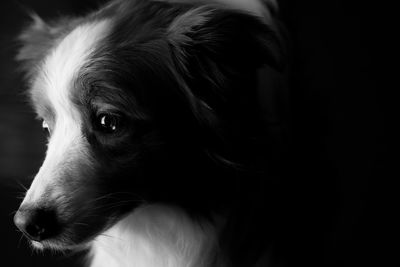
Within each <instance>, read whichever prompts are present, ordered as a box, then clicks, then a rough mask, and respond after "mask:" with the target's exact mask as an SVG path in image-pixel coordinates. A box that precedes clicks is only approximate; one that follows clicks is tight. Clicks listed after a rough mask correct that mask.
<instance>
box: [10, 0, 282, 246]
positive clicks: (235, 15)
mask: <svg viewBox="0 0 400 267" xmlns="http://www.w3.org/2000/svg"><path fill="white" fill-rule="evenodd" d="M21 41H22V43H23V46H22V48H21V50H20V52H19V54H18V59H19V60H20V61H22V62H23V66H24V67H25V70H26V73H27V77H28V80H29V83H30V91H29V95H30V98H31V101H32V103H33V106H34V108H35V110H36V112H37V114H38V117H39V118H40V120H42V123H43V127H44V128H45V129H46V131H48V133H49V139H48V140H49V141H48V150H47V154H46V158H45V160H44V162H43V165H42V166H41V168H40V170H39V172H38V173H37V175H36V177H35V178H34V180H33V182H32V185H31V187H30V189H29V190H28V192H27V194H26V197H25V199H24V201H23V203H22V204H21V206H20V208H19V211H18V212H17V214H16V216H15V222H16V224H17V226H18V227H19V228H20V229H21V230H22V231H23V232H24V233H25V234H26V235H28V236H29V237H30V238H31V239H32V240H33V244H34V245H35V246H36V247H38V248H42V247H51V248H55V249H65V248H75V247H77V246H79V245H82V244H87V243H88V242H89V241H90V240H92V239H93V237H95V236H96V235H97V234H99V233H100V232H101V231H102V230H104V229H105V228H107V227H108V226H109V225H111V224H112V223H113V222H115V221H116V220H118V219H119V218H120V217H121V216H122V215H123V214H125V213H126V212H127V211H130V210H132V209H133V208H135V207H136V206H138V205H140V204H141V203H143V201H144V200H146V201H170V202H174V203H175V204H176V203H178V204H179V201H180V200H182V199H183V200H185V201H184V202H185V203H189V204H187V205H191V204H193V205H195V204H196V203H197V204H199V203H200V202H201V204H199V205H203V204H204V203H206V202H207V200H204V193H205V191H206V190H207V198H209V199H210V202H212V201H213V198H212V196H213V192H214V191H213V189H210V188H212V187H213V186H210V184H209V182H210V181H212V180H213V179H214V178H211V177H210V178H208V176H207V175H205V174H206V171H205V170H206V169H207V168H205V167H204V166H205V165H202V163H203V162H206V160H205V158H208V156H209V155H214V159H215V158H217V159H222V158H225V156H226V155H227V154H229V153H228V152H229V150H230V147H231V146H230V144H231V143H229V141H227V140H230V138H231V137H232V135H234V134H232V130H233V129H237V128H240V127H241V125H239V126H238V125H237V123H238V122H237V121H241V122H243V121H246V113H245V112H244V111H243V110H242V111H240V112H238V111H237V110H240V109H241V106H240V105H242V104H243V102H246V101H236V102H235V101H230V99H236V98H240V95H241V94H242V91H241V90H242V89H243V88H249V87H251V85H252V84H253V83H254V79H255V76H254V75H255V72H256V70H257V68H259V67H260V66H261V65H263V64H269V65H270V66H272V67H273V68H279V65H280V58H279V55H280V54H281V52H280V51H279V49H280V47H279V41H278V38H277V37H276V35H275V33H274V32H273V31H272V30H271V29H270V27H268V26H267V25H265V24H264V23H262V22H261V21H260V20H259V19H257V18H256V17H254V16H251V15H249V14H245V13H241V12H238V11H234V10H228V9H224V8H221V7H218V6H212V5H199V6H193V5H187V4H177V3H175V4H170V3H165V2H161V1H116V2H112V3H111V4H109V5H108V6H106V7H104V8H103V9H101V10H100V11H98V12H95V13H92V14H90V15H88V16H87V17H85V18H67V19H61V20H59V21H56V22H53V23H45V22H43V21H42V20H41V19H39V18H38V17H34V23H33V24H32V26H30V27H28V29H27V30H26V31H24V32H23V34H22V35H21ZM237 96H239V97H237ZM246 103H247V102H246ZM235 114H236V115H237V117H236V118H233V119H232V117H234V116H233V115H235ZM239 117H241V118H242V120H240V119H239ZM227 143H228V145H227ZM210 164H211V165H212V164H213V162H212V161H210ZM207 166H209V165H207ZM196 177H203V178H202V180H199V179H196ZM207 179H209V180H210V181H208V180H207ZM193 187H196V190H190V188H193ZM182 188H183V189H182ZM193 191H195V192H193ZM215 195H221V194H220V190H217V189H215ZM200 199H202V200H200Z"/></svg>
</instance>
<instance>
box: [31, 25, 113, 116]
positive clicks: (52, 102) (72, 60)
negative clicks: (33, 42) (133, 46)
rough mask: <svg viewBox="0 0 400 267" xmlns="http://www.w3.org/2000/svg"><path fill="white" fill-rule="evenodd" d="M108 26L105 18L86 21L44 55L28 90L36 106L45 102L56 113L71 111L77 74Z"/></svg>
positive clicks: (104, 34) (105, 34) (107, 29)
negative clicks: (31, 86)
mask: <svg viewBox="0 0 400 267" xmlns="http://www.w3.org/2000/svg"><path fill="white" fill-rule="evenodd" d="M109 29H110V22H109V21H108V20H102V21H96V22H90V23H89V22H87V23H85V24H82V25H79V26H77V27H76V28H74V29H73V30H72V31H71V32H70V33H69V34H67V35H66V36H65V37H64V38H63V39H62V40H61V41H59V43H58V44H57V45H56V46H55V47H54V48H53V49H52V50H51V51H50V52H49V54H48V55H47V56H46V57H45V59H44V61H43V63H42V65H41V66H40V72H39V75H38V78H37V79H36V80H35V81H34V83H33V88H32V91H31V94H32V97H33V102H34V104H35V105H36V106H44V105H43V103H41V102H42V101H47V102H49V103H47V104H48V105H49V106H51V108H52V109H53V110H54V111H55V112H56V113H60V112H62V111H63V110H64V111H65V110H71V106H70V103H71V98H72V97H73V94H74V93H76V92H77V90H74V88H75V85H76V81H77V78H78V76H79V75H78V74H79V73H80V71H81V69H82V67H84V66H85V64H86V63H87V61H88V60H89V59H90V55H91V53H92V52H93V51H95V49H96V47H97V46H98V44H99V42H100V41H101V40H102V39H103V38H105V37H106V36H107V34H108V32H109Z"/></svg>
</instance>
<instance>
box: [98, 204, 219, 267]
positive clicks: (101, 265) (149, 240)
mask: <svg viewBox="0 0 400 267" xmlns="http://www.w3.org/2000/svg"><path fill="white" fill-rule="evenodd" d="M216 251H218V247H217V237H216V229H215V228H214V227H213V226H211V225H210V224H208V223H204V222H203V223H202V222H200V223H199V222H195V221H194V220H192V219H191V218H189V217H188V216H187V215H186V214H185V213H184V212H183V211H182V210H179V209H176V208H171V207H166V206H159V205H151V206H143V207H139V208H138V209H136V210H135V211H134V212H132V213H130V214H128V215H127V216H126V217H125V218H124V219H122V220H121V221H120V222H118V223H117V224H116V225H114V226H113V227H112V228H110V229H109V230H107V231H106V232H104V233H103V234H101V235H100V236H98V237H97V238H96V239H95V241H94V242H93V245H92V250H91V264H90V266H91V267H117V266H118V267H128V266H130V267H132V266H135V267H203V266H213V265H214V264H215V263H216V261H217V255H216V254H218V252H216ZM218 266H220V264H219V265H218Z"/></svg>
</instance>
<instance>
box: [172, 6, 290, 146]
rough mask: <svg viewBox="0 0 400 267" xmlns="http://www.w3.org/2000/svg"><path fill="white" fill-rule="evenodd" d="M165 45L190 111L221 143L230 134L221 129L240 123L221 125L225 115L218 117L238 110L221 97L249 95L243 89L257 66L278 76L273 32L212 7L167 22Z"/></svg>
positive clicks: (278, 49)
mask: <svg viewBox="0 0 400 267" xmlns="http://www.w3.org/2000/svg"><path fill="white" fill-rule="evenodd" d="M168 41H169V45H170V47H171V50H172V57H173V60H174V64H175V66H176V68H177V69H178V72H179V73H180V76H181V77H182V81H183V82H184V84H185V88H183V89H184V93H185V94H186V96H187V99H189V103H190V105H191V108H192V111H193V112H194V114H195V116H196V117H197V119H198V121H200V123H201V124H202V125H203V126H204V127H206V129H209V130H210V129H211V130H212V131H213V132H214V135H216V136H217V137H218V136H222V137H223V138H224V139H226V138H225V137H226V135H231V134H232V133H233V132H235V130H234V129H233V128H231V129H227V128H226V126H227V125H228V127H231V126H232V124H235V123H240V122H229V121H228V122H227V121H226V120H229V119H231V118H230V117H231V116H227V117H226V120H225V118H224V113H225V112H226V110H227V109H229V108H231V110H236V111H234V112H238V111H237V110H240V109H241V108H242V107H240V106H232V107H228V106H227V103H232V101H227V99H228V98H229V97H231V96H232V95H234V94H236V95H234V96H232V97H233V98H236V99H238V98H241V96H243V98H246V95H250V94H252V92H249V90H247V88H251V86H252V85H253V82H254V80H255V79H256V78H255V77H254V75H255V73H256V71H257V70H258V69H259V68H261V67H262V66H264V65H268V66H269V67H270V68H272V69H275V70H276V71H278V72H279V71H281V70H282V69H283V68H284V64H283V62H284V61H285V60H284V52H283V51H284V49H283V47H282V43H281V40H280V37H279V35H278V33H277V32H275V31H274V30H273V29H272V27H270V26H269V25H267V24H265V23H264V22H263V21H262V20H261V19H260V18H258V17H256V16H253V15H251V14H249V13H243V12H240V11H236V10H230V9H217V8H215V7H212V6H202V7H198V8H195V9H190V10H188V11H186V12H185V13H184V14H182V15H180V16H178V17H176V18H175V19H174V20H173V22H172V23H171V24H170V26H169V28H168ZM181 84H182V82H181ZM244 89H246V90H245V91H244ZM240 101H241V100H239V101H238V102H240ZM244 102H246V100H243V103H244ZM243 107H245V106H243ZM242 111H243V112H242V114H245V111H244V110H242ZM241 116H245V115H241ZM232 127H235V126H232ZM206 132H210V131H208V130H206ZM236 132H237V131H236ZM228 139H229V137H228Z"/></svg>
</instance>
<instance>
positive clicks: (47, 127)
mask: <svg viewBox="0 0 400 267" xmlns="http://www.w3.org/2000/svg"><path fill="white" fill-rule="evenodd" d="M42 128H43V130H45V131H46V132H47V133H48V134H50V127H49V125H48V124H47V122H46V121H45V120H43V122H42Z"/></svg>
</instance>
